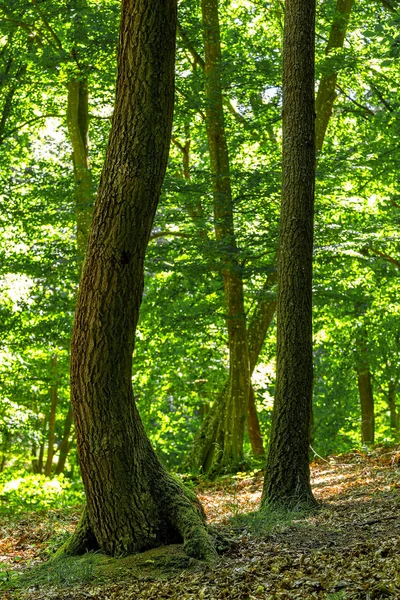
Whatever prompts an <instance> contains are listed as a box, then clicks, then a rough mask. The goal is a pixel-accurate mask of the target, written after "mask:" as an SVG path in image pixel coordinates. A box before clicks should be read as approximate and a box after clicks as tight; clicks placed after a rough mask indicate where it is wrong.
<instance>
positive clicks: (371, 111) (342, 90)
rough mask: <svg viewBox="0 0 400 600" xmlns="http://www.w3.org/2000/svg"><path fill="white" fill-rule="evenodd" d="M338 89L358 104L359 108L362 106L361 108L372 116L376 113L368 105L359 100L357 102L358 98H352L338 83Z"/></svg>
mask: <svg viewBox="0 0 400 600" xmlns="http://www.w3.org/2000/svg"><path fill="white" fill-rule="evenodd" d="M336 89H337V90H339V92H341V93H342V94H343V95H344V96H346V98H347V99H348V100H350V102H352V103H353V104H355V105H356V106H358V108H361V110H363V111H364V112H366V113H367V114H369V115H371V116H372V117H373V116H375V113H374V111H373V110H371V109H370V108H368V106H364V105H363V104H360V103H359V102H357V100H354V98H352V97H351V96H349V95H348V94H346V92H345V91H344V89H343V88H342V87H341V86H340V85H338V84H336Z"/></svg>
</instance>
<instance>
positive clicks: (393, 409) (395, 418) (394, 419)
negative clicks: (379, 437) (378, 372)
mask: <svg viewBox="0 0 400 600" xmlns="http://www.w3.org/2000/svg"><path fill="white" fill-rule="evenodd" d="M396 392H397V381H396V380H393V379H391V380H390V381H389V390H388V395H387V401H388V405H389V410H390V428H391V429H392V430H393V433H395V434H396V433H398V430H399V415H398V412H397V406H396Z"/></svg>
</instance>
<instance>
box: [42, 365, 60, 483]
mask: <svg viewBox="0 0 400 600" xmlns="http://www.w3.org/2000/svg"><path fill="white" fill-rule="evenodd" d="M51 378H52V382H51V387H50V413H49V433H48V443H47V458H46V464H45V467H44V474H45V475H46V477H51V471H52V468H53V457H54V441H55V431H56V415H57V406H58V382H57V357H56V356H53V357H52V359H51Z"/></svg>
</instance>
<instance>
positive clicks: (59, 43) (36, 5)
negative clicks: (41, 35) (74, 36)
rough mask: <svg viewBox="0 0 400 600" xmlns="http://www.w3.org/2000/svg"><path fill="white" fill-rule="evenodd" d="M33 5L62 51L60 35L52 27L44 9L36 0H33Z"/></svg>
mask: <svg viewBox="0 0 400 600" xmlns="http://www.w3.org/2000/svg"><path fill="white" fill-rule="evenodd" d="M31 2H32V4H33V6H34V7H35V10H36V12H37V13H38V15H39V17H40V19H41V21H42V23H43V25H44V26H45V28H46V29H47V31H48V32H49V33H50V35H51V37H52V38H53V40H54V41H55V43H56V45H57V48H58V49H59V50H61V51H63V50H64V49H63V47H62V43H61V41H60V38H59V37H58V35H57V34H56V33H55V31H54V29H53V28H52V26H51V25H50V23H49V22H48V20H47V19H46V16H45V14H44V13H43V11H42V9H41V8H40V6H39V5H38V3H37V1H36V0H31Z"/></svg>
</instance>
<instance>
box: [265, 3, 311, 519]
mask: <svg viewBox="0 0 400 600" xmlns="http://www.w3.org/2000/svg"><path fill="white" fill-rule="evenodd" d="M314 23H315V0H286V2H285V27H284V41H283V165H282V169H283V173H282V204H281V220H280V231H279V262H278V322H277V327H278V329H277V378H276V394H275V403H274V411H273V417H272V431H271V439H270V444H269V452H268V461H267V472H266V477H265V481H264V489H263V497H262V503H261V507H262V508H264V509H265V508H266V507H268V506H269V505H271V504H272V505H278V506H285V507H291V506H294V505H299V504H304V505H306V504H313V503H314V502H315V501H314V498H313V495H312V492H311V486H310V469H309V433H310V419H311V406H312V382H313V364H312V255H313V216H314V181H315V112H314Z"/></svg>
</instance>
